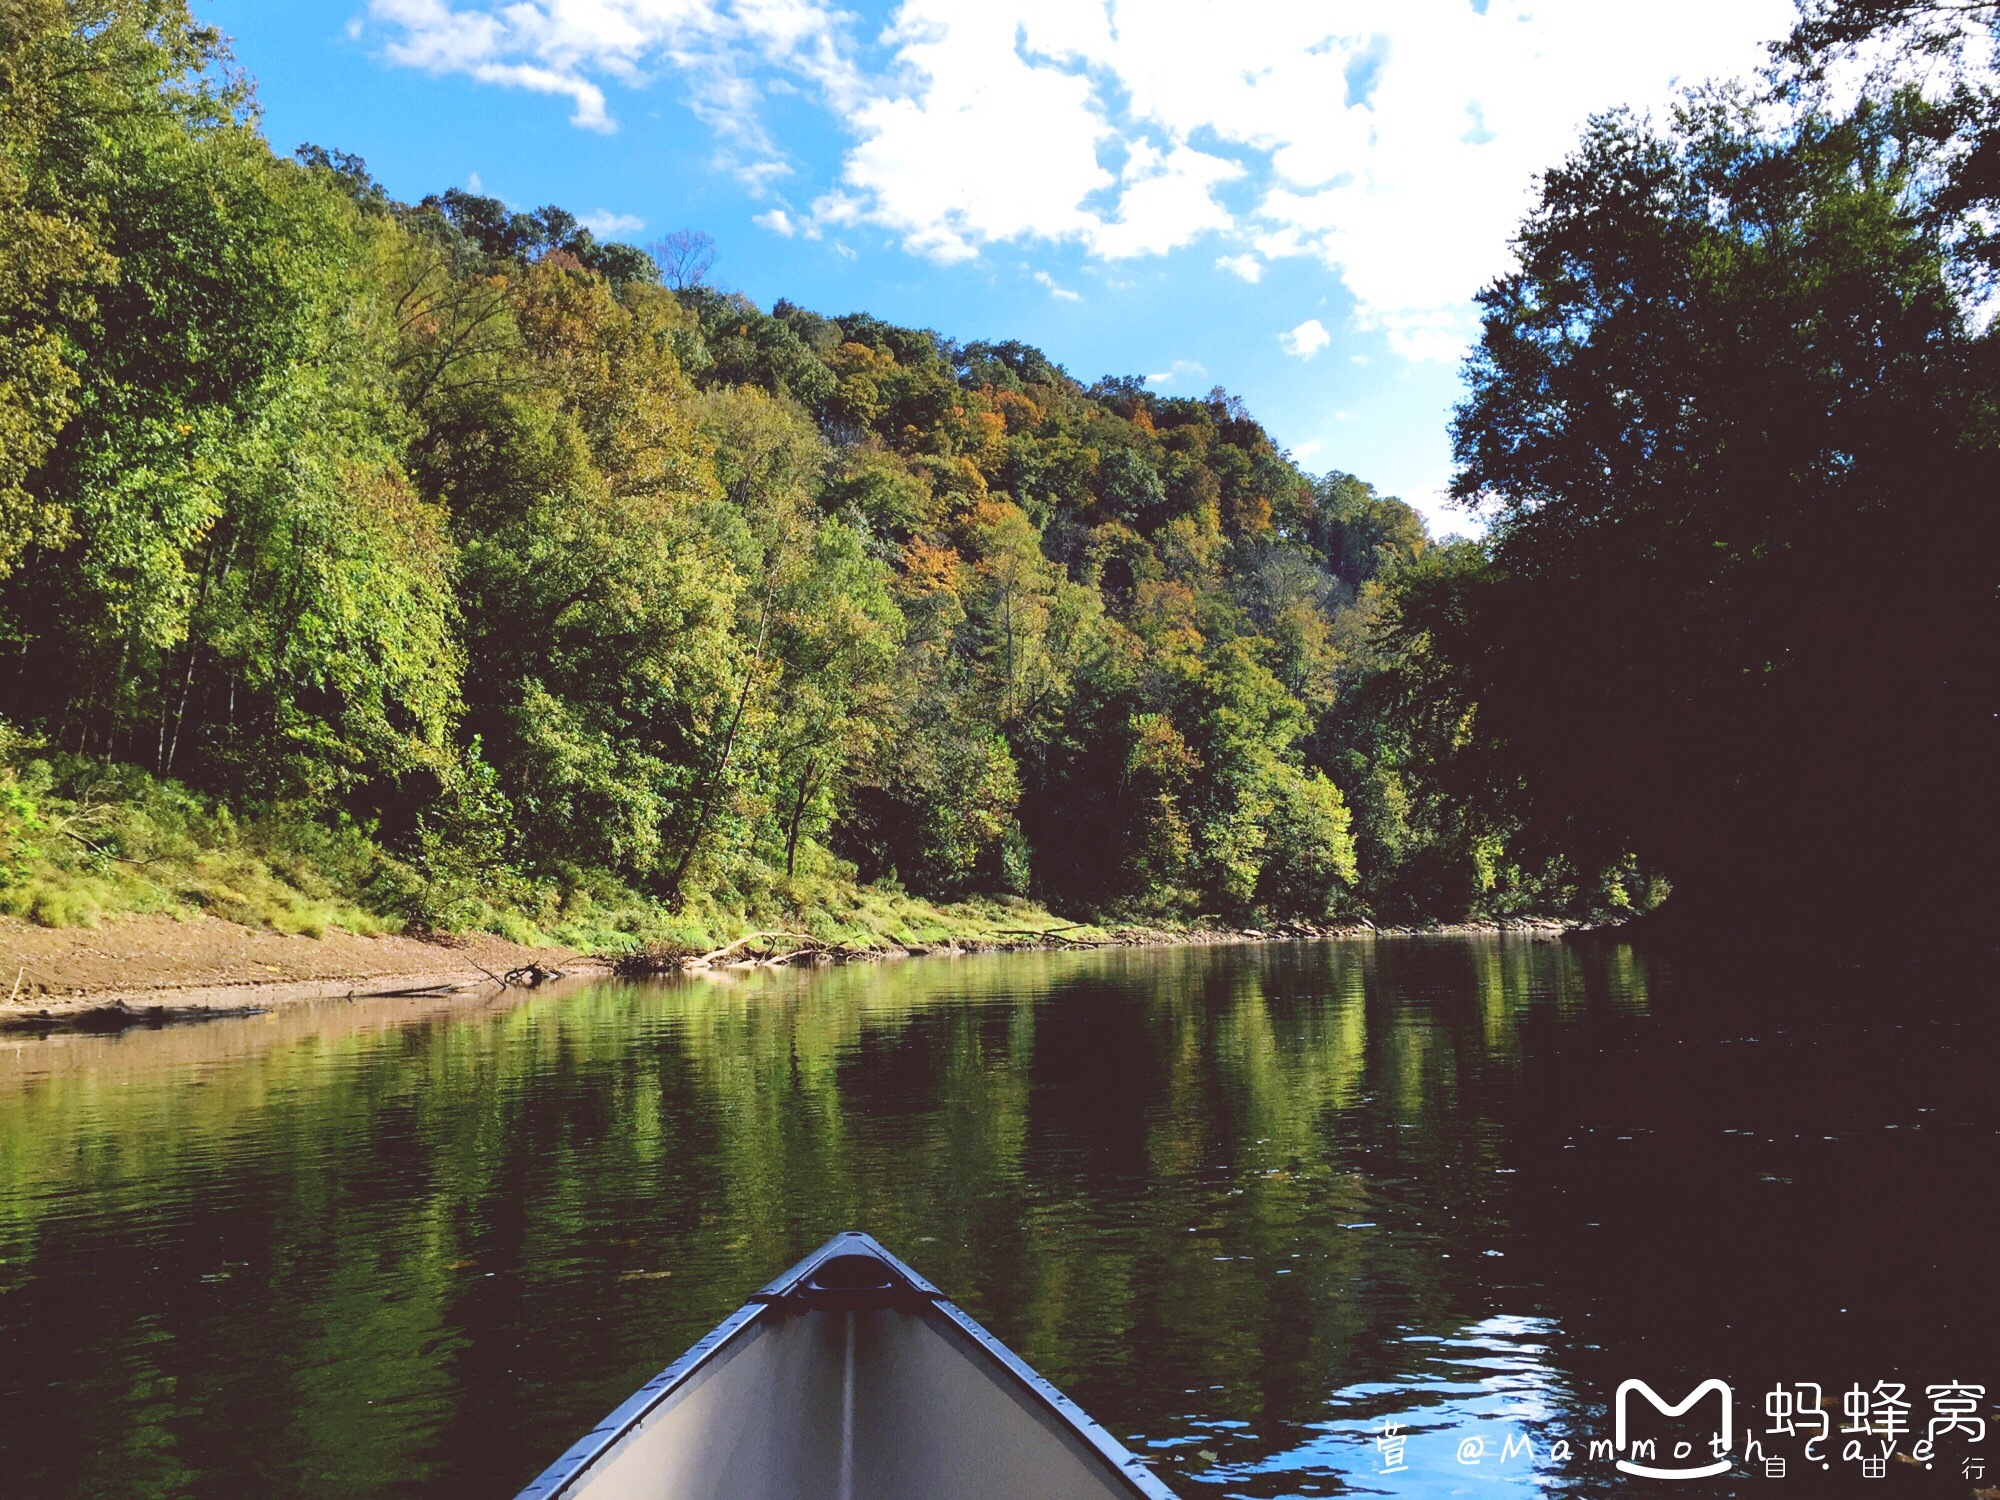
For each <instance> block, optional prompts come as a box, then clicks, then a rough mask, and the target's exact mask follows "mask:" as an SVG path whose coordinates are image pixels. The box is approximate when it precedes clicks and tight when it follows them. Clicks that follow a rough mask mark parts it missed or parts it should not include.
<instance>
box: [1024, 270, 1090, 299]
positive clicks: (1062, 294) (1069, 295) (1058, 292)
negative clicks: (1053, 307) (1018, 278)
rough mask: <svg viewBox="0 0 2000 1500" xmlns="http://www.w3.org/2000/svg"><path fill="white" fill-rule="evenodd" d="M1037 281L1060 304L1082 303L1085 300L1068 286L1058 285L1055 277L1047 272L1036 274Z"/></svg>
mask: <svg viewBox="0 0 2000 1500" xmlns="http://www.w3.org/2000/svg"><path fill="white" fill-rule="evenodd" d="M1035 280H1037V281H1039V282H1040V283H1041V284H1042V285H1043V286H1045V287H1047V288H1048V289H1049V295H1050V296H1051V297H1053V298H1055V299H1056V300H1057V301H1058V302H1081V301H1082V300H1083V296H1082V294H1081V293H1079V292H1073V291H1071V290H1070V289H1069V288H1068V287H1066V286H1058V285H1056V279H1055V277H1053V276H1051V275H1050V274H1049V273H1048V272H1047V271H1037V272H1035Z"/></svg>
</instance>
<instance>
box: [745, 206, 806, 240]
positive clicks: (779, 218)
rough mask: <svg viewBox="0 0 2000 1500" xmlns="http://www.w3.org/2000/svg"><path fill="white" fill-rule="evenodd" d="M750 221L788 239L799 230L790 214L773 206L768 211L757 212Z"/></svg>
mask: <svg viewBox="0 0 2000 1500" xmlns="http://www.w3.org/2000/svg"><path fill="white" fill-rule="evenodd" d="M750 222H751V223H752V224H756V225H758V226H759V227H761V228H764V229H768V230H770V231H771V233H773V234H781V235H783V236H784V237H785V238H786V239H790V238H791V237H792V236H793V235H795V234H797V233H798V232H799V228H798V225H796V224H794V223H793V222H792V216H791V215H790V214H788V213H786V212H785V211H784V210H783V209H782V208H774V209H772V210H771V211H770V212H768V213H761V214H758V215H757V216H756V217H755V218H753V219H751V221H750Z"/></svg>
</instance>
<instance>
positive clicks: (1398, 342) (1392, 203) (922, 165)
mask: <svg viewBox="0 0 2000 1500" xmlns="http://www.w3.org/2000/svg"><path fill="white" fill-rule="evenodd" d="M368 13H369V16H370V18H371V20H372V22H373V23H374V25H375V27H376V28H377V29H378V31H379V32H380V33H381V35H382V36H383V39H384V54H385V55H386V56H387V57H388V58H389V59H390V60H391V61H393V62H396V63H399V64H402V65H405V66H410V67H417V68H423V69H426V70H428V71H430V72H432V73H440V74H441V73H461V74H466V75H469V76H471V77H474V78H478V79H482V80H484V81H487V82H490V83H495V84H499V85H502V86H507V87H513V88H521V89H528V90H537V91H540V92H544V93H549V94H555V95H560V96H563V97H566V98H568V99H569V100H570V101H571V102H572V105H573V112H572V116H571V118H572V119H573V120H574V121H575V122H576V123H577V124H578V125H579V126H582V127H584V128H589V129H597V130H611V129H614V128H615V125H616V122H615V120H614V119H613V117H612V112H611V108H610V104H609V101H608V99H607V95H606V93H605V89H606V86H607V85H608V84H611V83H616V84H619V85H622V86H625V87H639V86H643V85H644V84H645V83H647V82H648V81H649V80H650V79H651V78H652V77H653V76H654V75H655V74H656V73H657V72H659V71H661V70H663V69H671V70H673V71H674V72H675V73H676V74H677V75H678V76H679V77H680V78H681V80H682V86H683V88H684V90H685V92H686V95H687V97H688V101H689V103H690V105H691V106H692V107H693V108H694V110H695V112H696V113H697V114H698V115H699V116H700V117H701V118H702V119H704V120H705V121H707V122H708V123H709V124H710V126H711V128H712V129H713V130H714V131H715V133H716V136H717V139H718V141H719V142H720V143H721V145H722V148H723V151H724V155H725V158H726V160H725V163H724V164H725V165H726V166H728V167H729V168H730V169H731V170H733V171H736V172H738V173H739V174H741V175H743V176H744V178H745V180H746V181H747V182H750V183H751V184H752V186H753V188H755V189H756V190H758V191H762V190H763V188H764V185H765V184H766V183H767V182H768V179H769V177H770V176H771V175H773V174H776V173H782V172H784V171H787V170H790V160H791V159H790V157H789V156H788V154H787V153H786V152H785V151H784V150H783V148H782V144H781V143H779V142H777V141H774V140H773V139H771V137H770V135H769V134H768V132H767V130H766V128H765V127H764V126H763V124H762V123H760V119H759V107H760V104H761V101H762V99H763V98H764V96H765V95H766V94H768V93H770V92H773V91H775V90H780V89H784V90H794V89H800V88H803V89H804V90H805V92H806V93H807V94H808V95H810V96H812V97H815V98H817V99H818V101H819V102H820V103H821V104H822V105H823V106H824V107H826V108H827V109H828V110H829V111H830V112H831V113H832V114H833V115H834V117H835V118H836V119H837V120H838V121H839V122H840V124H841V125H842V126H843V127H844V128H845V129H846V130H847V132H848V133H849V134H850V136H851V137H852V144H851V146H850V147H849V148H848V149H847V151H846V152H845V155H844V158H843V160H842V163H841V166H840V168H839V172H838V180H837V181H835V182H831V183H822V184H820V185H819V187H818V190H817V195H816V198H815V201H814V202H813V205H812V209H811V213H810V217H809V218H806V219H805V220H804V223H806V224H810V225H813V226H818V225H824V224H833V225H843V226H854V225H861V224H872V225H875V226H878V227H880V228H883V229H886V230H888V231H889V232H890V233H892V234H893V235H895V236H896V237H897V238H898V239H899V240H900V241H901V243H902V244H903V245H904V247H905V248H906V249H907V250H909V251H910V252H911V253H913V254H917V255H922V256H927V257H929V258H931V259H933V260H937V261H940V262H953V261H965V260H971V259H973V258H975V257H977V256H978V255H979V254H980V253H981V252H982V251H983V250H984V249H985V248H986V247H988V246H992V245H997V244H1003V243H1023V242H1033V241H1042V242H1051V243H1068V244H1072V245H1075V246H1077V247H1078V248H1080V249H1081V250H1082V251H1083V252H1084V253H1086V254H1087V255H1090V256H1092V257H1094V258H1097V259H1099V260H1104V261H1117V260H1128V259H1132V258H1136V257H1142V256H1156V255H1161V254H1165V253H1167V252H1170V251H1173V250H1176V249H1180V248H1183V247H1185V246H1188V245H1190V244H1193V243H1195V242H1197V241H1198V240H1200V239H1201V238H1202V237H1203V236H1206V235H1210V234H1221V235H1228V236H1233V237H1235V238H1236V239H1237V241H1238V243H1239V244H1247V245H1249V246H1250V247H1251V250H1252V251H1254V252H1255V253H1254V254H1253V253H1248V252H1245V253H1240V254H1235V255H1225V256H1222V257H1220V258H1218V259H1217V260H1216V262H1215V264H1216V265H1217V266H1218V268H1220V269H1221V270H1224V271H1227V272H1228V273H1230V274H1231V275H1235V276H1239V277H1241V278H1243V279H1244V280H1246V281H1254V280H1255V279H1256V278H1257V277H1258V276H1259V275H1261V272H1262V267H1263V265H1264V264H1265V263H1267V262H1269V261H1271V260H1275V259H1281V258H1287V257H1306V258H1311V259H1313V260H1315V261H1317V262H1319V263H1320V264H1322V265H1324V266H1325V267H1326V268H1327V269H1328V270H1330V271H1332V272H1333V273H1335V274H1337V275H1338V276H1339V277H1340V279H1341V281H1342V282H1343V283H1344V284H1345V286H1346V288H1347V290H1348V291H1349V293H1351V294H1352V297H1353V299H1354V303H1355V307H1356V321H1357V322H1358V324H1359V325H1360V326H1361V327H1362V328H1364V329H1369V330H1375V331H1379V332H1381V333H1382V334H1383V335H1385V337H1386V341H1387V343H1388V344H1389V346H1390V348H1391V349H1393V350H1394V351H1395V352H1397V353H1399V354H1401V355H1403V356H1404V357H1406V358H1412V359H1436V360H1454V359H1456V358H1458V357H1459V355H1460V354H1461V353H1462V352H1463V350H1464V349H1465V347H1466V344H1467V341H1468V339H1469V338H1470V336H1471V334H1472V332H1473V330H1474V327H1475V321H1474V311H1473V307H1472V304H1471V302H1470V298H1471V296H1472V294H1473V293H1474V292H1475V291H1476V290H1477V289H1478V288H1479V287H1480V286H1481V285H1482V284H1483V283H1484V282H1485V281H1486V280H1488V279H1489V278H1491V277H1492V276H1493V275H1495V274H1497V273H1498V272H1500V271H1501V270H1503V269H1504V268H1505V266H1506V264H1507V257H1508V250H1507V242H1508V237H1509V235H1510V234H1511V233H1512V231H1513V229H1514V226H1515V225H1516V224H1517V223H1518V222H1519V220H1520V218H1521V216H1522V214H1523V213H1524V211H1525V210H1526V209H1527V207H1528V205H1529V203H1530V195H1531V193H1532V191H1533V185H1534V178H1535V174H1536V172H1538V171H1539V170H1541V169H1543V168H1545V167H1547V166H1549V165H1551V164H1553V163H1554V162H1556V161H1558V160H1559V159H1560V158H1561V157H1562V156H1563V154H1564V153H1565V152H1566V151H1567V150H1568V149H1569V148H1570V147H1571V145H1572V144H1573V142H1574V141H1575V138H1576V132H1577V130H1578V127H1579V126H1580V125H1581V124H1582V123H1583V121H1584V119H1585V118H1586V117H1587V116H1588V115H1589V114H1590V113H1592V112H1593V111H1596V110H1599V109H1604V108H1607V107H1610V106H1613V105H1619V104H1632V105H1635V106H1638V107H1641V108H1644V107H1651V106H1657V105H1661V104H1664V103H1665V102H1667V101H1668V100H1669V99H1670V98H1671V97H1672V95H1673V92H1674V90H1675V89H1676V88H1677V87H1678V86H1679V85H1681V84H1685V83H1693V82H1696V81H1698V80H1700V79H1702V78H1704V77H1707V76H1712V75H1730V74H1741V73H1745V72H1748V71H1749V70H1751V69H1754V68H1755V67H1756V66H1758V65H1759V64H1760V63H1761V62H1762V61H1763V59H1764V52H1763V45H1762V44H1763V43H1764V42H1765V41H1766V40H1768V39H1770V38H1772V37H1775V36H1778V35H1781V34H1782V33H1783V32H1784V31H1785V30H1786V29H1787V28H1788V27H1789V25H1790V24H1791V19H1792V15H1793V9H1792V4H1791V0H1618V3H1615V4H1612V3H1606V0H1486V3H1485V4H1483V5H1477V6H1475V4H1474V3H1473V0H1323V3H1321V4H1316V5H1302V4H1299V3H1297V0H1145V3H1143V4H1142V3H1138V0H980V3H978V4H973V3H969V0H901V3H900V4H899V6H898V7H897V9H896V11H895V12H894V17H893V19H892V21H891V23H890V25H889V27H888V28H887V29H886V30H885V31H884V32H883V33H882V34H881V36H880V38H879V40H878V42H877V45H876V46H875V47H872V48H864V47H862V46H861V45H860V44H859V43H857V41H856V40H855V37H854V34H853V31H854V27H855V25H856V24H857V23H856V22H855V21H854V19H853V18H852V17H851V16H850V15H849V14H848V13H847V12H845V11H843V10H841V9H839V8H838V4H837V0H369V11H368ZM877 59H886V60H883V61H877ZM795 222H796V221H795Z"/></svg>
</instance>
